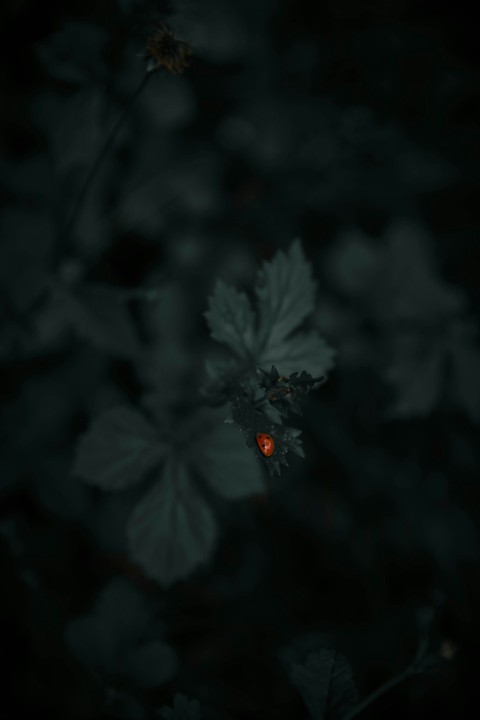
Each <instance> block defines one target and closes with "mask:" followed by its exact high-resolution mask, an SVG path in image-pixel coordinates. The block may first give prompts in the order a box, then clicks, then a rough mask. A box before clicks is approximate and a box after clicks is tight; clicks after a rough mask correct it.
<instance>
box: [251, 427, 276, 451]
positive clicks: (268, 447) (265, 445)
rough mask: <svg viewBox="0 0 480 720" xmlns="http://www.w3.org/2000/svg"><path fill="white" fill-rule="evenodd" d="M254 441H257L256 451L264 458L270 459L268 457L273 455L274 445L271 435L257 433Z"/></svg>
mask: <svg viewBox="0 0 480 720" xmlns="http://www.w3.org/2000/svg"><path fill="white" fill-rule="evenodd" d="M255 439H256V441H257V445H258V449H259V450H260V452H261V453H262V455H265V457H270V455H273V451H274V450H275V443H274V441H273V438H272V437H271V435H267V434H266V433H257V434H256V436H255Z"/></svg>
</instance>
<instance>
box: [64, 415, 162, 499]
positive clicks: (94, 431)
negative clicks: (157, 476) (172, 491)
mask: <svg viewBox="0 0 480 720" xmlns="http://www.w3.org/2000/svg"><path fill="white" fill-rule="evenodd" d="M164 454H165V446H164V445H163V444H162V442H161V440H160V438H158V437H157V436H156V433H155V430H154V428H152V427H151V426H150V425H149V424H148V423H147V421H146V420H145V419H144V418H143V417H142V415H140V413H138V412H137V411H136V410H132V409H131V408H126V407H115V408H111V409H110V410H107V412H105V413H104V414H103V415H101V416H100V417H99V418H97V419H96V420H95V421H94V422H93V423H92V425H91V427H90V428H89V429H88V430H87V432H86V433H85V434H84V435H83V436H82V437H81V438H80V441H79V443H78V446H77V453H76V458H75V463H74V467H73V472H74V474H76V475H80V476H81V477H82V478H84V480H86V482H88V483H90V484H92V485H96V486H97V487H100V488H102V489H104V490H122V489H123V488H126V487H129V486H131V485H134V484H135V483H137V482H139V481H140V480H141V479H142V477H143V476H144V475H145V473H146V472H147V471H148V470H150V469H151V468H153V467H154V466H155V465H156V464H158V463H159V462H160V460H161V459H162V457H163V456H164Z"/></svg>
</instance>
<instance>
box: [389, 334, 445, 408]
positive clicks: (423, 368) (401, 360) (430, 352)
mask: <svg viewBox="0 0 480 720" xmlns="http://www.w3.org/2000/svg"><path fill="white" fill-rule="evenodd" d="M444 350H445V349H444V345H443V343H442V341H441V339H440V341H439V339H438V338H432V339H431V341H429V342H420V341H419V338H418V337H417V336H415V335H413V336H412V335H405V336H400V337H397V338H395V339H394V341H393V344H392V360H391V363H390V365H389V367H388V368H387V370H386V379H387V381H388V382H389V383H390V384H391V385H392V386H393V388H394V390H395V395H396V397H395V400H394V402H393V405H392V407H391V409H390V411H389V415H390V416H391V417H395V418H408V417H411V416H414V415H428V413H430V412H431V411H432V410H433V408H434V407H435V405H436V403H437V401H438V398H439V396H440V393H441V390H442V380H443V370H444V367H445V352H444Z"/></svg>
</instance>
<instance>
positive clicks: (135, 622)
mask: <svg viewBox="0 0 480 720" xmlns="http://www.w3.org/2000/svg"><path fill="white" fill-rule="evenodd" d="M155 611H156V609H155V607H154V605H153V604H151V603H150V602H149V601H148V599H147V598H146V597H145V596H144V595H143V594H142V593H141V592H140V591H139V590H138V588H136V587H135V586H134V585H133V584H132V583H131V582H130V581H128V580H126V579H125V578H121V577H118V578H113V579H112V580H110V582H109V583H108V584H107V585H106V586H105V587H104V588H103V590H102V591H101V592H100V594H99V596H98V598H97V601H96V603H95V605H94V607H93V609H92V611H91V612H90V613H88V614H87V615H84V616H82V617H79V618H76V619H74V620H72V621H70V622H69V623H68V624H67V626H66V628H65V641H66V643H67V645H68V646H69V648H70V650H71V651H72V652H73V653H74V655H75V656H76V657H77V658H78V660H80V662H82V663H84V664H85V665H87V666H89V667H91V668H92V669H94V670H96V671H102V672H104V673H106V674H107V675H109V676H111V675H112V676H118V677H122V678H126V679H130V680H131V681H132V682H133V684H134V685H136V686H139V687H156V686H158V685H161V684H163V683H165V682H168V681H169V680H170V679H171V678H172V677H173V675H174V673H175V672H176V669H177V659H176V656H175V653H174V651H173V650H172V648H170V647H169V646H168V645H167V644H166V643H164V642H163V641H161V640H160V639H159V638H158V637H157V638H155V637H152V635H154V633H157V634H158V623H156V620H155Z"/></svg>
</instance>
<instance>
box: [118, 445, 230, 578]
mask: <svg viewBox="0 0 480 720" xmlns="http://www.w3.org/2000/svg"><path fill="white" fill-rule="evenodd" d="M216 534H217V533H216V524H215V519H214V516H213V513H212V511H211V510H210V508H209V506H208V505H207V503H206V502H205V500H204V499H203V498H202V496H201V495H200V494H199V493H198V492H197V490H196V489H195V487H194V485H193V483H192V482H191V479H190V476H189V473H188V470H187V468H186V467H185V465H184V464H182V463H181V462H180V461H179V460H176V459H173V458H171V459H170V460H169V462H167V464H166V466H165V467H164V469H163V472H162V477H161V479H160V480H159V482H157V483H156V484H155V485H154V486H153V488H152V489H151V490H150V492H148V493H147V494H146V495H145V496H144V497H143V498H142V499H141V500H140V502H139V503H138V505H137V507H136V508H135V510H134V512H133V514H132V517H131V519H130V522H129V525H128V544H129V549H130V554H131V556H132V558H133V560H134V561H135V562H137V563H138V564H139V565H140V566H141V567H142V568H143V569H144V571H145V573H146V574H147V575H148V576H149V577H152V578H154V579H155V580H157V582H159V583H160V584H161V585H163V586H165V587H168V586H170V585H172V584H173V583H174V582H176V581H177V580H181V579H183V578H186V577H188V576H189V575H190V574H191V573H192V572H193V571H194V570H195V569H196V568H197V567H198V566H199V565H201V564H202V563H204V562H206V561H207V560H208V558H209V556H210V554H211V552H212V550H213V548H214V545H215V539H216Z"/></svg>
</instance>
